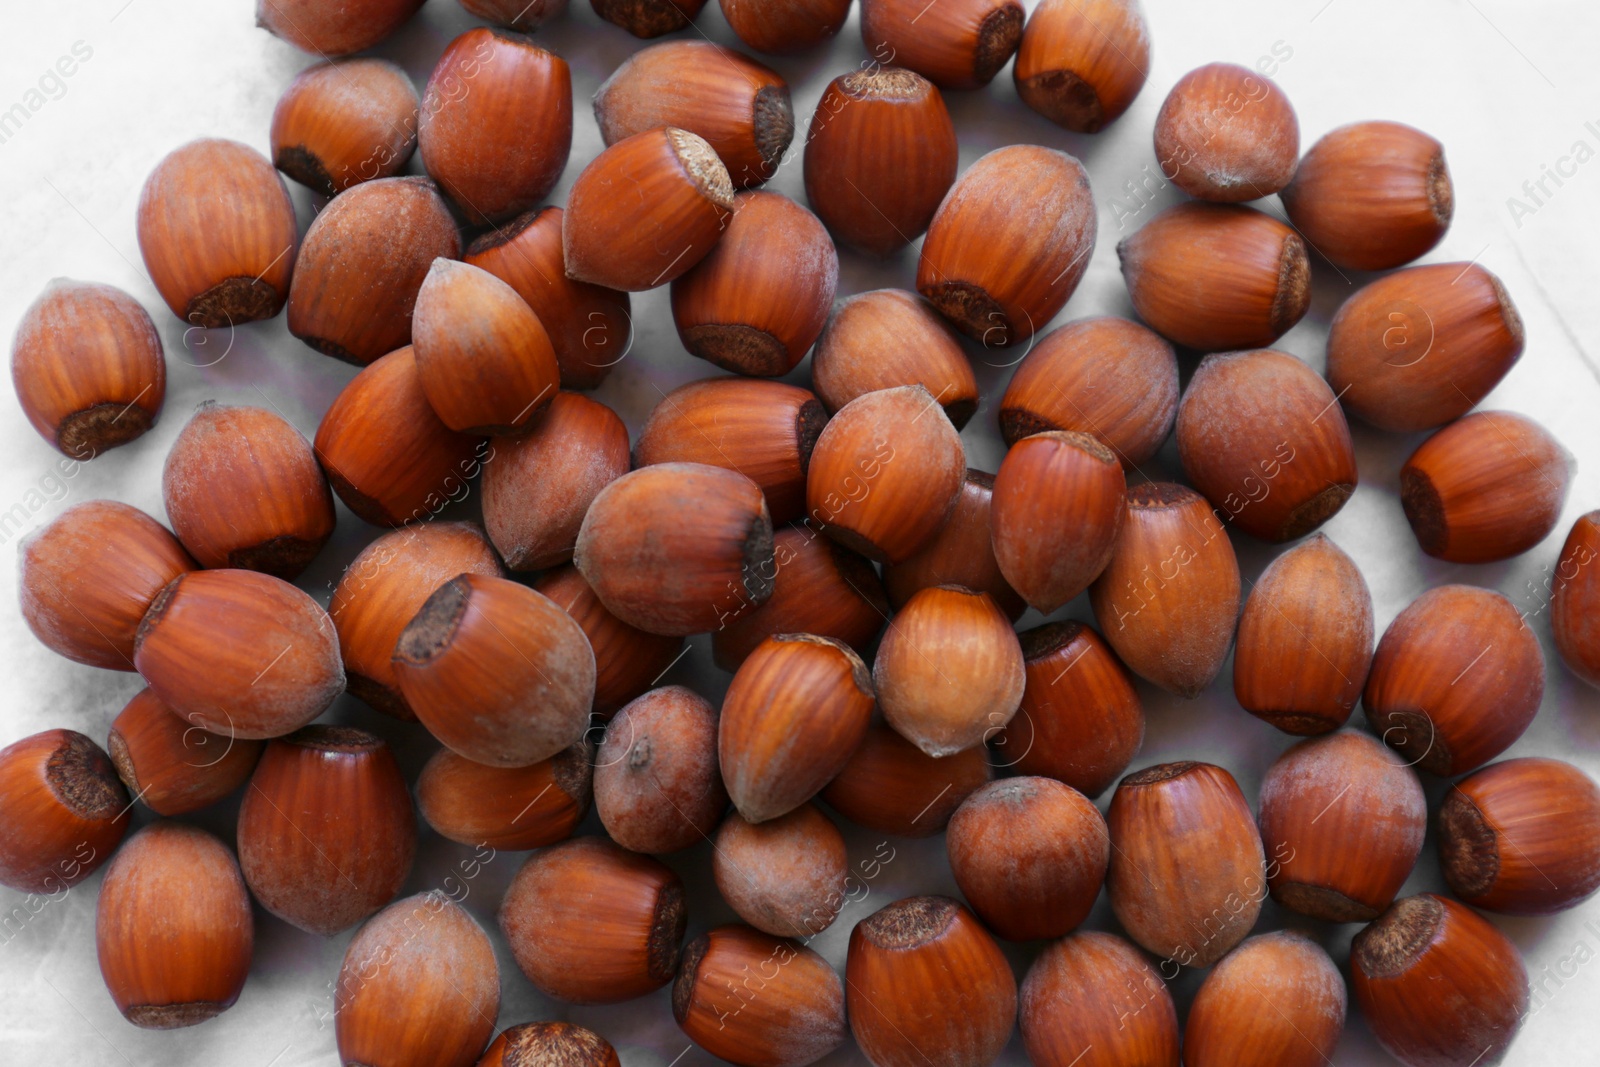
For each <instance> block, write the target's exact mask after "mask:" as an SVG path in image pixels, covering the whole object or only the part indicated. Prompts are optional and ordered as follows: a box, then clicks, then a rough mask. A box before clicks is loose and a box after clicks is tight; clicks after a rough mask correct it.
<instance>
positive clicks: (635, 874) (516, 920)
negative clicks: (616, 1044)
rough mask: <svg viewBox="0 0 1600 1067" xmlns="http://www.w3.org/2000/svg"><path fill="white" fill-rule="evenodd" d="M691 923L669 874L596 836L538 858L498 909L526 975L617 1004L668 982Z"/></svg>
mask: <svg viewBox="0 0 1600 1067" xmlns="http://www.w3.org/2000/svg"><path fill="white" fill-rule="evenodd" d="M686 922H687V915H686V913H685V911H684V892H683V883H682V882H680V881H679V880H678V876H677V875H676V874H674V873H673V872H672V870H671V869H670V868H668V867H666V866H665V865H663V864H661V863H659V862H657V861H656V860H653V859H650V858H649V857H647V856H640V855H636V854H634V853H632V852H626V851H624V850H623V849H622V848H620V847H618V846H617V845H614V844H612V843H611V842H610V841H608V840H606V839H604V838H598V837H580V838H576V839H574V840H572V841H567V842H564V843H562V844H559V845H556V846H554V847H552V848H548V849H546V850H544V851H543V852H537V853H534V855H533V856H532V857H530V858H529V860H528V862H526V863H525V864H523V866H522V868H521V869H520V870H519V871H518V872H517V875H516V877H515V878H514V879H512V882H511V887H510V888H509V889H508V890H507V891H506V895H505V900H504V902H503V903H502V904H501V906H500V929H501V931H502V932H503V933H504V934H505V936H506V940H507V941H508V942H509V943H510V945H511V952H512V954H513V955H514V956H515V957H516V960H517V964H518V966H520V967H521V968H522V972H523V974H525V975H527V977H528V980H529V981H531V982H532V983H533V984H534V986H535V987H536V988H538V990H539V991H540V992H541V993H543V994H545V995H546V996H548V997H554V998H555V999H557V1000H563V1001H567V1002H568V1003H572V1004H617V1003H621V1002H622V1001H626V1000H632V999H634V998H635V997H641V996H644V995H645V994H646V993H650V992H653V991H654V990H657V989H660V988H661V987H662V986H664V985H666V984H667V983H668V982H670V981H671V980H672V977H673V974H674V973H675V972H676V970H677V966H678V958H679V946H680V944H681V942H682V941H683V934H684V928H685V924H686Z"/></svg>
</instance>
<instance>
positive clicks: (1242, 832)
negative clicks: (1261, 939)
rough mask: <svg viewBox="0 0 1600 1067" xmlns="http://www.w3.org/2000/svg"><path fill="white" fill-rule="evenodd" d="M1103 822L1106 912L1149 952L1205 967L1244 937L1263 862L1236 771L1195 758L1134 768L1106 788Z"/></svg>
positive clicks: (1255, 908)
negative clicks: (1111, 789) (1107, 857)
mask: <svg viewBox="0 0 1600 1067" xmlns="http://www.w3.org/2000/svg"><path fill="white" fill-rule="evenodd" d="M1106 826H1107V828H1108V830H1109V831H1110V834H1111V865H1110V867H1109V868H1108V870H1107V874H1106V894H1107V896H1108V897H1110V899H1111V910H1112V912H1113V913H1115V915H1116V917H1117V921H1118V922H1120V923H1121V924H1122V927H1123V929H1125V930H1127V931H1128V936H1129V937H1131V938H1133V940H1135V941H1137V942H1138V943H1139V944H1140V945H1141V946H1143V947H1144V948H1145V949H1146V950H1148V951H1149V952H1152V953H1154V954H1155V955H1157V956H1160V957H1162V958H1163V959H1169V960H1172V961H1173V962H1175V963H1178V964H1181V965H1183V966H1185V967H1207V966H1210V965H1211V964H1212V963H1215V962H1216V961H1217V960H1219V959H1221V958H1222V956H1223V955H1224V954H1225V953H1226V952H1227V951H1228V950H1229V949H1231V948H1233V946H1235V945H1237V944H1238V943H1239V942H1240V941H1242V940H1244V938H1245V935H1247V934H1249V933H1250V928H1251V927H1253V926H1254V925H1255V924H1256V919H1257V917H1258V916H1259V915H1260V914H1261V901H1262V900H1263V899H1264V898H1265V896H1266V886H1265V881H1266V877H1265V858H1264V855H1263V852H1262V848H1261V836H1260V834H1258V833H1257V832H1256V822H1255V819H1254V817H1253V816H1252V815H1251V812H1250V805H1249V804H1248V803H1246V802H1245V799H1244V794H1243V793H1241V792H1240V791H1239V785H1238V783H1237V782H1235V781H1234V779H1233V775H1231V774H1229V773H1228V772H1227V771H1225V770H1223V769H1222V768H1221V767H1216V766H1213V765H1211V764H1209V763H1193V762H1182V763H1165V764H1159V765H1157V766H1154V767H1147V768H1145V769H1144V770H1142V771H1136V772H1135V773H1133V774H1130V775H1128V776H1127V777H1126V778H1124V779H1123V780H1122V781H1121V782H1120V783H1119V784H1118V785H1117V791H1116V792H1115V793H1114V794H1112V797H1111V807H1110V810H1109V811H1107V813H1106Z"/></svg>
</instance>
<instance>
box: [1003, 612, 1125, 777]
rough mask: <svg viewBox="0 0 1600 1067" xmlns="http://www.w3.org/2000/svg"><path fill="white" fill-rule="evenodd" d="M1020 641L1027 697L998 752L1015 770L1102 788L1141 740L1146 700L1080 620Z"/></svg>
mask: <svg viewBox="0 0 1600 1067" xmlns="http://www.w3.org/2000/svg"><path fill="white" fill-rule="evenodd" d="M1018 641H1019V643H1020V644H1021V646H1022V670H1023V678H1024V679H1025V682H1024V686H1023V690H1022V705H1021V707H1019V708H1018V709H1017V714H1016V716H1015V717H1014V718H1013V719H1012V720H1011V721H1010V722H1009V723H1007V724H1006V728H1005V729H1004V730H1003V731H1001V732H1000V734H999V735H998V736H997V737H996V739H995V748H996V754H997V755H998V756H999V757H1000V759H1001V760H1002V761H1003V762H1004V763H1006V764H1007V765H1009V766H1010V767H1011V769H1012V770H1014V771H1016V772H1017V773H1018V774H1032V775H1043V776H1045V777H1048V778H1054V779H1056V780H1057V781H1060V782H1065V783H1066V784H1067V785H1070V786H1071V787H1072V788H1074V789H1076V790H1078V791H1079V792H1081V793H1083V794H1084V795H1085V796H1089V797H1097V796H1099V795H1100V794H1101V793H1104V792H1105V791H1106V789H1107V788H1109V787H1110V785H1111V783H1112V782H1115V781H1116V780H1117V778H1118V776H1120V775H1121V774H1122V772H1123V771H1125V770H1127V769H1128V764H1129V763H1131V762H1133V757H1134V756H1137V755H1138V754H1139V748H1140V746H1141V745H1143V744H1144V705H1143V704H1142V703H1141V702H1140V700H1139V693H1138V691H1137V690H1136V689H1134V687H1133V679H1132V678H1131V677H1130V676H1129V675H1128V669H1127V668H1126V667H1124V666H1123V665H1122V662H1121V661H1120V660H1118V659H1117V657H1116V655H1115V654H1114V653H1113V652H1112V651H1111V649H1110V647H1108V646H1107V645H1106V643H1105V641H1104V640H1102V639H1101V637H1100V635H1099V634H1097V633H1095V632H1094V630H1093V629H1092V628H1091V627H1089V626H1086V625H1085V624H1083V623H1081V622H1074V621H1072V620H1067V621H1064V622H1051V623H1046V624H1045V625H1043V626H1039V627H1036V628H1034V629H1032V630H1024V631H1023V632H1022V633H1021V634H1019V635H1018Z"/></svg>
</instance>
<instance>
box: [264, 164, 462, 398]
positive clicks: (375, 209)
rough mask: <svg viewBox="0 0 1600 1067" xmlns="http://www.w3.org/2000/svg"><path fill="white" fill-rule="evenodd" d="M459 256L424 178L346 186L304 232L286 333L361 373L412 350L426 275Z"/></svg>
mask: <svg viewBox="0 0 1600 1067" xmlns="http://www.w3.org/2000/svg"><path fill="white" fill-rule="evenodd" d="M460 255H461V234H460V232H459V231H458V230H457V229H456V222H455V219H454V218H452V217H451V215H450V209H449V208H448V207H446V206H445V202H444V199H443V198H442V197H440V196H439V190H438V188H437V187H436V186H435V185H434V184H433V182H431V181H429V180H428V179H427V178H379V179H377V180H375V181H370V182H362V183H361V184H360V185H355V186H352V187H350V188H349V189H346V190H345V191H344V192H342V193H340V194H339V195H338V196H336V197H334V198H333V199H332V200H331V201H329V203H328V206H327V207H325V208H323V209H322V211H321V212H319V213H318V214H317V217H316V218H315V219H314V220H312V223H311V227H310V229H308V230H306V236H305V241H304V242H302V243H301V246H300V256H299V258H298V259H296V260H295V280H296V281H297V282H298V283H299V284H297V285H295V286H294V287H293V288H291V289H290V290H289V332H290V333H292V334H294V335H295V336H296V337H298V338H300V340H302V341H304V342H305V343H306V344H308V345H310V346H311V347H312V348H314V349H316V350H317V351H318V352H321V353H322V354H323V355H325V356H332V357H334V358H335V359H342V360H344V361H345V362H346V363H354V364H357V365H358V366H365V365H367V364H368V363H371V362H372V361H374V360H376V359H377V358H378V357H379V356H382V355H386V354H388V353H390V352H393V351H394V350H395V349H397V348H402V347H404V346H406V345H409V344H410V343H411V313H412V309H413V308H414V306H415V305H416V302H417V291H418V290H419V289H421V288H422V282H423V280H424V279H426V278H427V276H428V268H429V267H431V266H432V265H433V261H434V260H435V259H439V258H440V257H443V258H445V259H455V258H456V257H458V256H460ZM396 425H401V426H403V425H405V424H404V423H397V424H396Z"/></svg>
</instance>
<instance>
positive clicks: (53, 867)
mask: <svg viewBox="0 0 1600 1067" xmlns="http://www.w3.org/2000/svg"><path fill="white" fill-rule="evenodd" d="M0 802H3V803H4V804H5V810H6V831H5V833H4V834H3V835H0V885H7V886H10V887H11V888H12V889H15V890H17V891H18V892H20V893H50V894H54V893H58V892H61V891H62V890H64V889H67V888H69V887H71V886H73V885H76V884H77V883H79V882H81V881H83V880H84V879H85V878H87V877H89V876H90V875H91V874H93V873H94V872H95V871H96V870H98V869H99V868H100V865H101V864H102V863H104V862H105V861H106V860H107V859H108V858H109V857H110V856H111V853H112V852H114V851H115V850H116V848H117V845H119V844H121V843H122V835H123V834H125V833H127V832H128V809H129V808H131V807H132V806H133V805H132V804H131V803H130V802H129V800H128V794H127V792H126V791H125V790H124V789H123V788H122V783H121V782H119V781H118V780H117V772H116V770H115V768H113V767H112V765H111V761H110V760H109V759H107V758H106V754H105V752H104V751H102V750H101V748H100V746H99V745H97V744H95V743H94V742H93V741H91V740H89V739H88V738H87V737H85V736H84V735H83V734H80V733H78V732H77V731H76V730H45V731H44V732H42V733H37V734H33V735H32V736H30V737H24V738H23V739H22V740H20V741H16V742H14V743H12V744H10V745H7V746H6V747H5V748H3V749H0Z"/></svg>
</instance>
